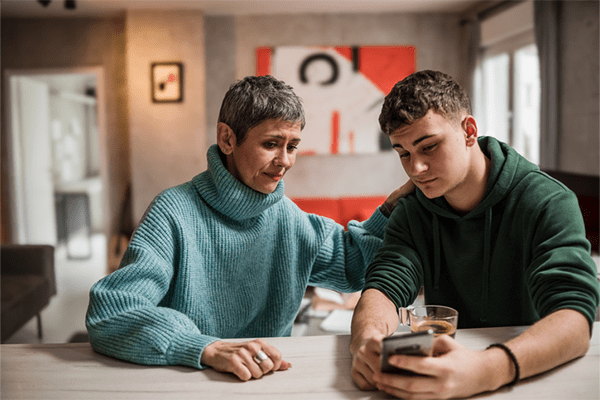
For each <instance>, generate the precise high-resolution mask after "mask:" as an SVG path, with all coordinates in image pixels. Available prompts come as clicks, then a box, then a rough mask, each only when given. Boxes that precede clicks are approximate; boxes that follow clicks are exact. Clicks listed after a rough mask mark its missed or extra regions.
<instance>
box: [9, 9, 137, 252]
mask: <svg viewBox="0 0 600 400" xmlns="http://www.w3.org/2000/svg"><path fill="white" fill-rule="evenodd" d="M1 40H2V45H1V57H2V74H3V77H4V71H5V70H7V69H9V70H17V69H39V68H44V69H51V68H73V67H91V66H94V67H95V66H102V67H103V68H104V76H105V85H106V88H105V92H106V135H105V137H106V141H107V143H106V146H107V150H108V155H107V157H108V164H109V165H108V171H109V172H108V174H109V181H110V185H109V187H108V188H107V190H108V198H109V208H108V209H109V210H112V211H113V212H112V214H111V216H110V220H109V224H110V230H111V232H114V231H116V230H117V229H118V227H119V225H120V221H119V219H120V215H119V213H120V209H121V204H122V201H123V196H124V193H125V188H126V187H127V184H128V182H129V180H130V175H131V173H130V166H129V144H128V135H129V133H128V120H127V111H126V110H127V93H126V87H127V86H126V76H125V68H124V67H123V66H124V65H125V21H124V19H123V18H111V19H79V18H78V19H52V18H44V19H9V18H2V31H1ZM3 83H4V82H3ZM2 87H4V85H2ZM4 96H5V93H4V91H3V92H2V99H4ZM2 104H3V106H2V114H3V115H4V114H5V108H4V106H5V102H3V103H2ZM5 123H6V118H2V128H1V138H2V142H1V146H2V157H1V158H2V242H3V243H4V242H8V241H10V240H11V238H10V237H9V235H8V229H7V226H8V221H9V216H10V210H9V209H8V207H7V205H8V198H9V197H8V193H7V191H8V187H7V182H8V180H7V176H6V173H7V168H6V167H7V165H6V163H7V161H8V157H6V154H7V153H6V152H7V145H6V143H7V142H6V139H7V132H6V129H5Z"/></svg>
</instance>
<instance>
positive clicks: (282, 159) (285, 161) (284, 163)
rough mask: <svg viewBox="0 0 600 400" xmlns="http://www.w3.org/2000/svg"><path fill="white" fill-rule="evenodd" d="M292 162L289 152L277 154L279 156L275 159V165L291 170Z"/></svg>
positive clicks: (283, 151)
mask: <svg viewBox="0 0 600 400" xmlns="http://www.w3.org/2000/svg"><path fill="white" fill-rule="evenodd" d="M291 163H292V161H291V158H290V155H289V154H288V153H287V151H285V150H282V151H279V152H277V156H276V157H275V160H274V164H275V165H276V166H278V167H283V168H289V167H290V165H291Z"/></svg>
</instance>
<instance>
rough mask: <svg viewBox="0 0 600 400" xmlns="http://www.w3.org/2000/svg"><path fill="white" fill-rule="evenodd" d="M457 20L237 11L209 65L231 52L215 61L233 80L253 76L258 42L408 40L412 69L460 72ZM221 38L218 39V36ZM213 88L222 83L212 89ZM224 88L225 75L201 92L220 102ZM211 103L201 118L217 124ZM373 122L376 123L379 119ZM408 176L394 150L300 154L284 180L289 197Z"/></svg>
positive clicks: (349, 190)
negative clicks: (209, 89)
mask: <svg viewBox="0 0 600 400" xmlns="http://www.w3.org/2000/svg"><path fill="white" fill-rule="evenodd" d="M212 18H213V17H208V18H207V20H211V19H212ZM219 18H223V17H219ZM232 18H233V17H232ZM459 22H460V21H459V17H458V16H456V15H449V14H394V13H386V14H376V13H373V14H335V15H332V14H300V15H269V16H266V15H263V16H237V17H235V26H234V27H232V28H235V34H234V37H232V38H231V34H228V35H227V37H230V39H229V43H228V44H227V43H221V45H220V46H218V47H217V46H212V48H213V50H212V51H211V53H208V54H207V69H208V70H210V69H211V64H212V63H220V61H219V60H221V59H222V58H224V57H225V58H226V59H229V58H230V54H231V52H235V64H233V63H228V64H223V63H220V66H221V71H223V70H224V69H225V68H227V71H230V70H232V69H234V68H235V77H236V78H238V79H241V78H243V77H244V76H247V75H254V74H255V73H256V71H255V49H256V48H257V47H261V46H281V45H358V46H360V45H413V46H416V48H417V69H438V70H442V71H444V72H447V73H449V74H450V75H453V76H455V77H456V78H457V79H458V77H459V61H460V60H459V45H460V43H459V38H460V32H459V31H460V29H459ZM207 24H208V22H207ZM207 39H208V38H207ZM215 40H216V39H215ZM220 40H221V41H223V37H222V36H221V37H220ZM209 49H210V47H209V45H208V44H207V51H208V50H209ZM223 73H224V72H222V74H223ZM229 83H231V82H229ZM217 87H218V88H220V90H221V91H220V93H219V95H218V96H217V95H216V90H217ZM227 87H228V84H227V83H225V82H219V83H215V95H213V96H211V97H209V98H208V99H207V102H208V104H211V102H213V103H214V102H218V104H219V105H220V102H221V100H222V98H223V95H224V94H225V91H226V90H227ZM209 109H211V110H215V109H216V110H217V112H214V111H213V112H209V114H208V116H207V118H208V120H207V124H209V126H211V124H212V126H215V125H216V118H217V116H218V107H216V106H214V105H211V106H209ZM373 124H374V125H375V126H377V121H373ZM214 136H215V133H214V131H213V132H210V131H209V133H208V140H209V142H212V143H214V141H215V139H214ZM406 179H407V178H406V174H405V173H404V171H403V169H402V166H401V164H400V161H399V159H398V156H397V155H396V153H395V152H390V153H379V154H372V155H353V156H349V155H337V156H305V157H299V158H298V159H297V161H296V164H295V166H294V168H292V169H291V170H290V172H288V174H287V175H286V178H285V185H286V194H287V195H288V196H289V197H318V196H331V197H341V196H361V195H387V194H389V193H390V192H391V191H392V190H394V189H395V188H397V187H398V186H399V185H401V184H402V183H404V182H405V181H406Z"/></svg>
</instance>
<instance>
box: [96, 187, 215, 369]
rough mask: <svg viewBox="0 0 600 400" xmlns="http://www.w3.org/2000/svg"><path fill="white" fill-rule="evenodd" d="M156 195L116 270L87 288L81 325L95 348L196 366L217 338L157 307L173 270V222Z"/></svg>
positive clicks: (150, 360) (158, 362) (176, 313)
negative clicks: (87, 302) (85, 310)
mask: <svg viewBox="0 0 600 400" xmlns="http://www.w3.org/2000/svg"><path fill="white" fill-rule="evenodd" d="M163 208H164V207H163V204H161V201H160V196H159V197H158V198H157V199H155V201H154V202H153V204H152V205H151V206H150V207H149V209H148V211H147V212H146V215H145V216H144V218H143V219H142V222H141V223H140V225H139V227H138V228H137V230H136V232H135V234H134V236H133V239H132V241H131V243H130V245H129V247H128V248H127V250H126V252H125V255H124V256H123V260H122V261H121V266H120V268H119V270H117V271H116V272H114V273H112V274H111V275H108V276H107V277H105V278H103V279H102V280H100V281H99V282H97V283H96V284H95V285H94V286H93V287H92V288H91V290H90V303H89V307H88V312H87V316H86V326H87V329H88V333H89V336H90V343H91V345H92V347H93V348H94V349H95V350H96V351H98V352H99V353H102V354H106V355H109V356H112V357H115V358H119V359H122V360H127V361H131V362H135V363H138V364H149V365H185V366H190V367H195V368H199V369H202V368H204V366H203V365H201V364H200V357H201V354H202V351H203V349H204V347H206V346H207V345H208V344H210V343H212V342H214V341H215V340H217V338H214V337H210V336H206V335H203V334H202V333H201V332H200V331H199V329H198V327H197V326H196V325H195V324H194V323H193V321H191V320H190V319H189V317H188V316H186V315H185V314H183V313H181V312H179V311H176V310H174V309H172V308H168V307H161V306H160V302H161V300H162V299H163V298H164V297H165V295H166V294H167V292H168V291H169V289H170V286H171V284H172V278H173V276H174V274H175V273H176V270H175V265H176V261H175V257H176V256H177V252H178V250H177V248H178V246H177V241H178V235H177V232H176V228H177V226H176V224H174V223H173V221H172V220H170V217H169V213H168V212H165V211H164V210H163Z"/></svg>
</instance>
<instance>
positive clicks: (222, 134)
mask: <svg viewBox="0 0 600 400" xmlns="http://www.w3.org/2000/svg"><path fill="white" fill-rule="evenodd" d="M235 144H236V137H235V133H233V131H232V130H231V128H230V127H229V125H227V124H226V123H224V122H219V123H218V124H217V145H219V148H220V149H221V151H222V152H223V154H225V155H229V154H231V153H232V152H233V147H234V146H235Z"/></svg>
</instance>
